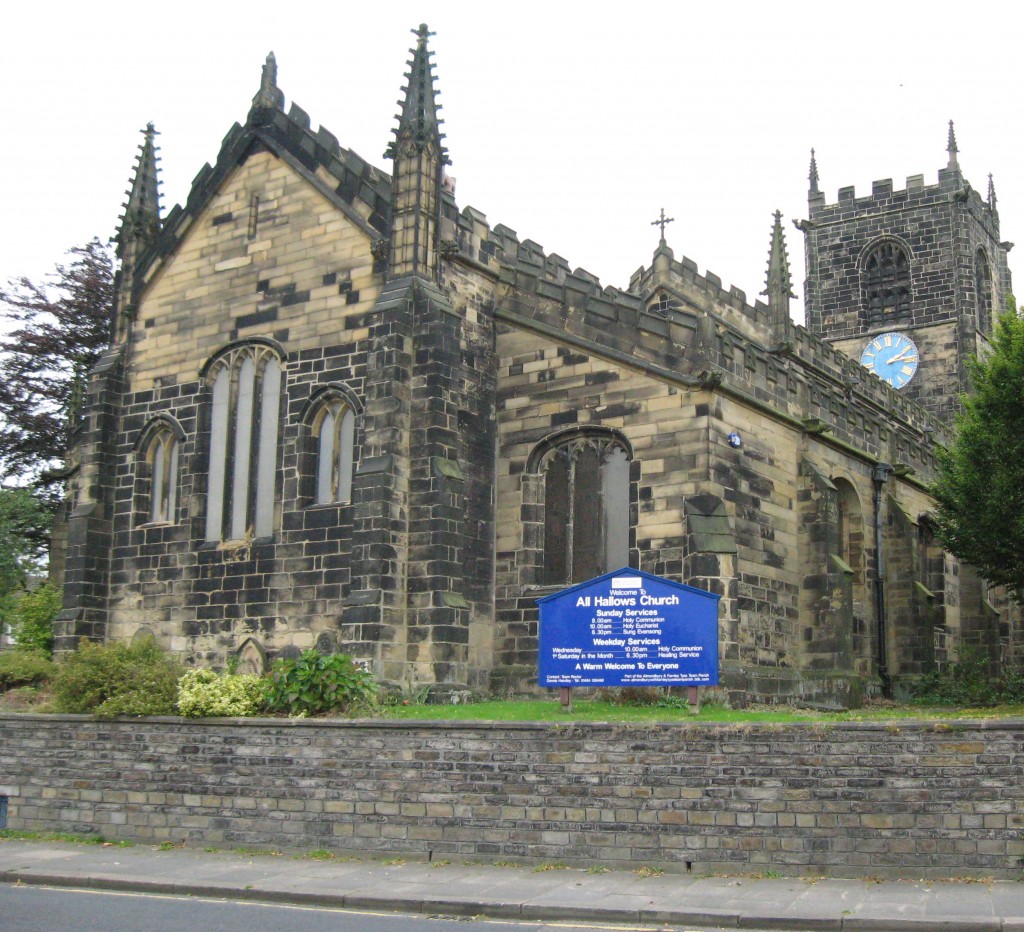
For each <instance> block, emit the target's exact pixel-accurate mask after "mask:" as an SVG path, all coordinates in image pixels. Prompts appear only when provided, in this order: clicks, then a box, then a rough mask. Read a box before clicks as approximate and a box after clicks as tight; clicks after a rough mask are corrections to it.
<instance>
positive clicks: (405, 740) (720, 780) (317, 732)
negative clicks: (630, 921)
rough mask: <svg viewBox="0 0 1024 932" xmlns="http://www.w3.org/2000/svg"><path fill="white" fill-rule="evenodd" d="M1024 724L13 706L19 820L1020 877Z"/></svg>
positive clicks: (11, 752)
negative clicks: (505, 718) (331, 717)
mask: <svg viewBox="0 0 1024 932" xmlns="http://www.w3.org/2000/svg"><path fill="white" fill-rule="evenodd" d="M1022 777H1024V721H1004V722H997V723H996V722H993V723H989V722H956V723H948V724H945V723H939V724H931V723H921V722H914V723H904V722H899V723H896V724H888V725H887V724H875V723H870V724H868V723H843V724H837V725H822V724H815V723H805V724H787V725H761V724H752V725H742V726H730V725H725V724H706V723H683V724H681V725H673V724H664V723H658V724H651V725H643V724H605V723H593V724H590V723H567V724H550V723H497V724H490V723H479V722H416V723H412V722H383V721H353V722H348V721H345V722H326V721H317V720H313V721H310V720H268V719H257V720H253V719H250V720H245V719H220V720H206V721H203V722H195V721H187V720H183V719H177V718H151V719H141V720H132V721H129V720H118V721H114V722H100V721H96V720H94V719H90V718H87V717H84V716H66V715H65V716H60V715H53V716H44V715H7V716H0V802H2V798H4V797H6V800H7V804H8V818H7V827H8V828H11V829H26V830H36V831H64V832H78V833H98V834H102V835H103V836H105V837H108V838H111V839H129V840H132V841H136V842H152V843H159V842H162V841H172V842H176V843H185V844H188V845H195V846H218V847H234V846H260V847H266V846H275V847H285V848H292V849H305V850H310V849H315V848H329V849H336V850H338V851H348V852H353V851H356V852H362V853H366V854H377V855H383V854H389V855H395V854H403V855H408V856H420V857H433V858H435V859H437V858H448V859H454V858H459V859H463V858H469V859H482V860H513V859H533V860H538V861H559V862H564V863H566V864H593V863H595V862H599V863H603V864H606V865H609V866H613V867H622V868H630V867H633V866H635V865H637V864H640V863H643V864H649V865H661V866H663V867H666V868H669V869H674V870H680V871H685V870H693V871H700V872H707V871H712V872H747V871H751V872H760V871H765V870H769V869H771V870H774V871H778V872H782V873H786V874H834V875H838V876H872V875H884V876H899V875H902V876H910V877H948V876H958V877H963V876H976V877H993V878H1002V879H1016V880H1019V879H1021V877H1022V868H1024V861H1022V859H1024V778H1022Z"/></svg>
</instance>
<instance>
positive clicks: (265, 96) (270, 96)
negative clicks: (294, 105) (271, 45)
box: [249, 52, 284, 113]
mask: <svg viewBox="0 0 1024 932" xmlns="http://www.w3.org/2000/svg"><path fill="white" fill-rule="evenodd" d="M253 110H284V94H282V93H281V90H280V88H278V86H277V58H275V56H274V53H273V52H270V53H269V54H268V55H267V60H266V62H264V64H263V71H262V73H261V74H260V89H259V90H258V91H257V92H256V96H255V97H253V99H252V108H251V109H250V111H249V112H250V113H251V112H252V111H253Z"/></svg>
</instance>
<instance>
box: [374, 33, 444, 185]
mask: <svg viewBox="0 0 1024 932" xmlns="http://www.w3.org/2000/svg"><path fill="white" fill-rule="evenodd" d="M412 32H413V34H414V35H415V36H416V47H415V48H413V49H410V50H409V51H410V52H411V54H412V58H411V59H410V60H409V73H408V74H407V75H406V78H408V82H409V83H408V84H407V85H406V86H405V87H404V88H402V90H403V91H405V97H404V98H403V99H402V100H400V101H399V102H398V103H399V105H400V106H401V108H402V112H401V113H400V114H399V115H398V129H396V130H395V131H394V133H395V139H393V140H392V141H391V143H390V144H389V145H388V148H387V151H386V152H385V153H384V157H385V158H390V159H393V158H395V156H396V154H397V152H398V147H399V145H400V144H401V143H404V142H408V143H411V144H412V145H413V146H414V147H415V149H416V151H418V152H422V151H423V150H424V149H425V148H426V147H427V145H428V144H430V143H433V144H434V145H435V146H436V147H437V150H438V152H439V153H440V156H441V164H442V165H447V164H449V163H450V160H449V158H448V150H447V149H446V148H445V147H444V145H443V143H442V142H441V140H442V139H444V133H442V132H441V124H442V123H443V122H444V121H443V120H441V119H440V118H439V117H438V111H439V110H440V109H441V107H440V105H439V104H438V103H437V94H438V92H437V90H436V89H435V88H434V66H433V64H432V63H431V61H430V56H431V52H430V49H429V48H428V47H427V40H428V39H429V38H430V37H431V36H432V35H434V33H432V32H431V31H430V30H429V29H428V28H427V24H426V23H420V25H419V28H418V29H413V30H412Z"/></svg>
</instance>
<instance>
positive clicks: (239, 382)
mask: <svg viewBox="0 0 1024 932" xmlns="http://www.w3.org/2000/svg"><path fill="white" fill-rule="evenodd" d="M281 378H282V369H281V363H280V360H279V359H278V357H277V354H276V353H275V352H274V351H273V350H271V349H270V348H269V347H266V346H262V345H251V346H241V347H238V348H236V349H233V350H231V351H229V352H228V353H225V354H224V355H223V356H221V357H220V358H219V359H217V360H216V362H215V363H214V364H213V366H211V367H210V370H209V372H208V374H207V379H208V383H209V385H210V391H211V413H210V464H209V473H208V480H209V485H208V494H207V500H206V539H207V540H209V541H218V540H242V539H244V538H246V537H248V536H250V535H252V536H255V537H266V536H268V535H269V534H270V533H271V531H272V530H273V518H274V492H275V481H276V472H277V432H278V423H277V422H278V414H279V411H280V404H281Z"/></svg>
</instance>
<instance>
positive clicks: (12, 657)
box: [0, 648, 56, 692]
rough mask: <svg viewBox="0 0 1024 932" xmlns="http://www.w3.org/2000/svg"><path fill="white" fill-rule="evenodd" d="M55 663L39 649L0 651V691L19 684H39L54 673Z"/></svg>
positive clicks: (14, 687)
mask: <svg viewBox="0 0 1024 932" xmlns="http://www.w3.org/2000/svg"><path fill="white" fill-rule="evenodd" d="M55 669H56V667H55V664H54V662H53V661H52V660H50V658H49V657H47V656H46V655H45V654H43V653H41V652H40V651H36V650H22V649H20V648H17V649H15V650H5V651H0V692H6V691H7V690H9V689H16V688H18V687H19V686H39V685H41V684H42V683H45V682H47V681H48V680H49V679H50V678H51V677H52V676H53V674H54V670H55Z"/></svg>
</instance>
